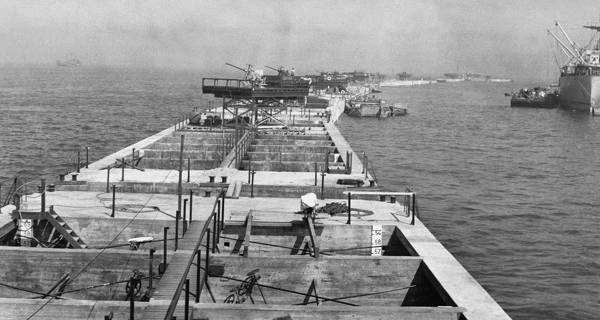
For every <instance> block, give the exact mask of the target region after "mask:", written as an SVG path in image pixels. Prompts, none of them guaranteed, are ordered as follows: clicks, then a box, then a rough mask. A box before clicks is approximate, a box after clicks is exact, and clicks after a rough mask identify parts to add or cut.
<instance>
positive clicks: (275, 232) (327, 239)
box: [220, 215, 401, 256]
mask: <svg viewBox="0 0 600 320" xmlns="http://www.w3.org/2000/svg"><path fill="white" fill-rule="evenodd" d="M299 217H300V215H299ZM371 229H372V227H371V226H370V225H319V224H317V225H316V226H315V232H316V233H317V237H318V239H317V241H318V245H319V248H320V250H321V251H323V250H325V251H328V252H325V251H324V253H329V254H338V255H363V256H370V255H371V248H370V246H371ZM394 230H395V226H384V228H383V236H382V240H383V243H384V244H386V245H387V244H389V243H390V239H391V238H392V237H394ZM245 232H246V227H245V226H244V225H243V224H239V225H232V224H228V225H227V226H226V227H225V229H224V230H223V234H222V235H223V236H224V237H226V238H233V239H237V240H231V239H225V238H222V241H221V242H220V248H221V252H222V253H231V254H234V255H235V254H238V252H242V251H243V244H242V241H243V239H244V237H245ZM250 240H251V241H255V242H260V243H266V244H270V245H274V246H269V245H266V244H257V243H252V244H250V248H249V254H250V255H251V256H256V255H258V256H274V255H286V254H308V252H305V250H304V249H305V248H306V247H307V245H308V244H309V243H310V236H309V233H308V230H307V229H306V226H305V225H304V224H303V223H298V224H294V225H291V224H289V225H288V226H253V227H252V233H251V236H250ZM227 243H228V244H229V245H228V246H226V244H227ZM276 246H279V247H276ZM283 247H288V248H283ZM289 248H295V249H289ZM351 248H353V249H352V250H345V249H351ZM339 249H344V250H339ZM390 249H392V248H390ZM333 250H339V251H337V252H335V251H333ZM390 252H391V250H390ZM398 252H401V251H398V250H396V251H394V252H392V253H391V254H390V255H400V254H396V253H398Z"/></svg>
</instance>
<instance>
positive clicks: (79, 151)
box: [77, 150, 81, 173]
mask: <svg viewBox="0 0 600 320" xmlns="http://www.w3.org/2000/svg"><path fill="white" fill-rule="evenodd" d="M80 165H81V150H77V173H79V171H80V167H79V166H80Z"/></svg>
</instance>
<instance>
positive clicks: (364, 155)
mask: <svg viewBox="0 0 600 320" xmlns="http://www.w3.org/2000/svg"><path fill="white" fill-rule="evenodd" d="M362 158H363V169H362V172H361V173H365V171H366V168H367V165H366V162H365V161H366V159H367V153H366V152H364V151H363V156H362ZM366 177H367V175H366V174H365V178H366Z"/></svg>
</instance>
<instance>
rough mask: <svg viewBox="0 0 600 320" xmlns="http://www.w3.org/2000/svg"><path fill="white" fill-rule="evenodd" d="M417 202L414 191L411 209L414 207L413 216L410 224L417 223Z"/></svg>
mask: <svg viewBox="0 0 600 320" xmlns="http://www.w3.org/2000/svg"><path fill="white" fill-rule="evenodd" d="M415 203H416V194H415V193H414V192H413V194H412V204H411V207H412V208H411V209H412V218H411V219H410V224H411V225H413V226H414V225H415Z"/></svg>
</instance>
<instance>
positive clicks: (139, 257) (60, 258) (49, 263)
mask: <svg viewBox="0 0 600 320" xmlns="http://www.w3.org/2000/svg"><path fill="white" fill-rule="evenodd" d="M98 253H99V251H98V250H87V249H83V250H82V249H45V248H23V247H2V248H1V249H0V256H1V257H2V259H0V270H2V272H0V282H2V283H6V284H9V285H12V286H16V287H21V288H27V289H30V290H34V291H37V292H46V291H48V290H49V289H50V288H51V287H52V286H53V285H55V284H56V282H57V281H58V280H59V279H60V278H61V277H62V276H63V275H64V274H65V273H67V272H70V273H71V276H72V277H75V275H76V274H79V273H80V271H81V270H84V268H85V270H84V271H83V272H81V273H80V274H79V276H78V277H76V278H75V279H74V280H73V282H72V283H70V284H69V285H68V286H67V287H66V290H65V291H68V290H72V289H80V288H85V287H88V286H91V285H97V284H103V283H108V282H115V281H120V280H127V279H129V276H130V275H131V273H132V270H133V269H139V270H141V271H142V272H144V273H146V274H147V268H148V254H147V253H146V252H141V251H120V252H119V251H114V250H106V251H104V252H103V253H101V254H100V255H98ZM155 259H156V260H155V261H156V263H155V266H156V268H157V267H158V262H159V261H160V260H161V259H162V258H161V255H156V256H155ZM88 263H89V265H88ZM156 270H157V269H156ZM156 270H155V271H156ZM146 286H147V283H146V282H143V283H142V289H144V288H145V287H146ZM142 293H143V292H142ZM33 296H35V294H31V293H26V292H22V291H16V290H13V289H9V288H7V287H2V286H0V297H4V298H25V297H33ZM64 296H65V297H68V298H72V299H97V300H123V299H125V296H126V294H125V284H118V285H114V286H106V287H100V288H96V289H90V290H84V291H79V292H73V293H67V294H65V295H64Z"/></svg>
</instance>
